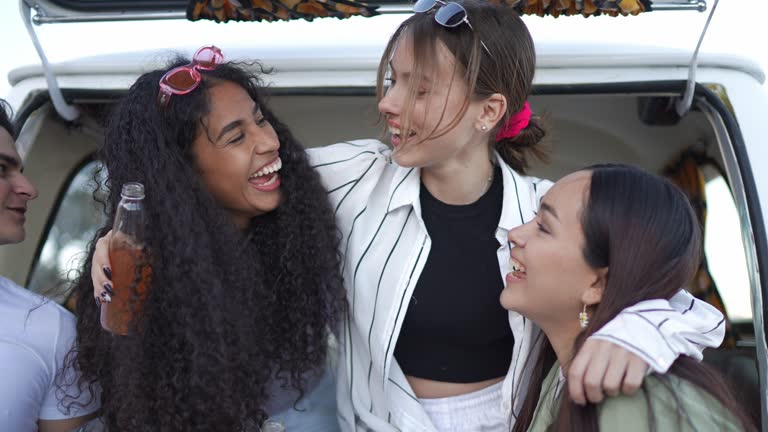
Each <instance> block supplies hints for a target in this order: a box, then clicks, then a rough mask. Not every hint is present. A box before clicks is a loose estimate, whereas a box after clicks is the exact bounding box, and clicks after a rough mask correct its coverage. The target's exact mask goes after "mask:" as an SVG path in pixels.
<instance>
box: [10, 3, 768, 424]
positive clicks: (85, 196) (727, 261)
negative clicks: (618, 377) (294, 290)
mask: <svg viewBox="0 0 768 432" xmlns="http://www.w3.org/2000/svg"><path fill="white" fill-rule="evenodd" d="M24 1H27V2H28V3H34V4H36V5H38V9H37V17H36V19H35V21H36V22H39V23H53V22H77V21H104V20H116V21H117V20H127V19H133V20H145V19H151V18H182V17H183V16H184V10H185V7H186V4H187V3H188V2H187V1H185V0H167V1H155V2H135V1H125V0H102V1H96V2H94V1H92V0H90V1H89V0H47V1H44V0H36V1H31V0H24ZM149 3H151V4H152V8H153V9H146V4H149ZM666 3H670V2H665V4H666ZM681 3H683V5H682V6H681V7H686V6H687V7H699V6H700V3H702V2H695V1H693V2H692V1H682V2H681ZM408 8H409V7H408V5H406V4H404V3H396V4H384V6H382V9H383V10H385V11H388V12H396V11H397V10H401V11H407V10H408ZM660 8H661V7H660ZM669 8H671V6H669ZM654 13H656V14H659V13H661V12H654ZM666 13H668V14H675V13H680V14H683V13H687V12H666ZM407 16H408V15H407V12H403V13H399V14H398V13H392V14H386V15H382V16H379V17H374V18H366V19H349V20H343V21H339V20H332V19H327V20H317V21H315V22H313V23H306V22H291V23H281V24H270V23H252V24H251V25H252V26H253V27H252V29H253V34H252V37H249V38H242V37H240V38H239V40H237V41H233V38H232V37H229V38H228V36H227V35H226V29H224V28H223V27H226V25H219V26H203V27H196V28H192V30H191V31H190V34H189V37H188V38H187V39H185V40H186V42H185V44H184V45H183V46H182V45H179V46H169V45H166V44H164V43H163V37H162V35H160V34H158V35H157V43H156V45H155V47H159V48H160V49H153V50H139V51H132V52H115V53H113V54H110V55H104V56H98V57H90V58H82V59H78V60H73V61H68V62H65V63H60V64H55V65H53V67H52V72H53V73H54V75H55V77H56V79H57V81H58V84H59V87H60V89H61V92H62V94H63V96H64V99H65V100H66V101H67V102H68V103H69V104H72V105H74V106H75V107H76V108H77V111H78V112H79V116H78V117H77V118H76V119H75V120H72V121H69V120H64V119H63V118H62V117H61V116H60V115H59V114H58V113H57V110H56V109H55V108H54V106H53V104H52V103H51V96H50V94H51V92H49V87H48V85H47V82H46V79H45V77H44V73H43V70H42V68H40V67H22V68H18V69H16V70H14V71H12V72H11V74H10V81H11V84H12V86H13V87H12V90H11V93H10V95H9V99H10V100H11V101H12V102H13V103H14V105H16V108H17V110H16V111H17V112H16V121H17V122H18V123H19V124H20V125H23V129H22V130H21V134H20V137H19V139H18V143H19V145H20V147H21V153H22V154H23V156H24V158H25V165H26V167H27V171H26V172H27V174H28V176H29V177H30V179H31V180H32V182H34V183H35V184H36V185H37V186H38V188H39V190H40V196H39V198H38V199H37V200H35V201H33V202H31V204H30V212H29V217H28V222H27V233H28V235H27V240H26V241H25V242H24V243H22V244H19V245H12V246H3V247H0V274H3V275H7V276H9V277H10V278H11V279H13V280H15V281H16V282H18V283H19V284H22V285H25V286H27V287H29V289H31V290H34V291H40V292H45V293H47V294H48V295H51V296H53V297H54V298H56V299H57V300H59V301H61V302H62V303H65V302H67V299H68V288H69V285H68V283H67V281H68V280H70V279H71V278H72V273H71V272H72V271H74V270H75V269H77V268H78V264H79V262H80V260H81V259H82V257H83V251H84V250H85V248H86V245H87V243H88V242H89V241H91V240H92V236H93V232H94V230H95V228H96V227H98V226H100V225H101V223H102V222H101V221H102V217H103V216H102V214H101V212H100V209H99V208H97V207H96V206H95V204H94V201H93V197H92V190H93V185H92V183H91V175H92V171H93V168H94V165H95V162H93V153H94V151H95V150H96V148H97V145H98V143H99V141H100V140H101V139H102V136H103V132H102V128H101V122H102V120H103V119H104V118H105V116H106V114H107V113H108V112H109V111H110V109H111V108H112V106H113V104H114V103H115V101H116V100H117V99H118V98H120V96H121V95H123V94H124V93H125V92H126V90H127V88H128V87H129V85H130V84H131V83H132V82H133V81H134V80H135V79H136V78H137V77H138V75H140V74H141V73H142V72H144V71H146V70H148V69H150V68H153V67H155V66H160V65H161V64H162V63H163V61H164V60H165V59H168V58H169V56H170V54H169V53H172V52H181V53H183V54H185V55H187V56H189V55H190V54H191V53H192V52H193V51H194V49H195V48H197V47H198V46H200V45H203V44H209V43H215V44H216V45H218V46H220V47H221V48H223V49H224V52H225V55H226V56H227V58H229V59H232V58H255V59H258V60H260V61H262V62H263V63H264V64H265V65H267V66H270V67H272V68H274V72H273V74H271V75H269V76H266V77H265V81H267V82H270V83H271V89H272V90H271V93H272V98H271V106H272V107H273V109H274V111H275V112H276V113H277V114H278V115H279V116H280V118H281V119H282V120H283V121H284V122H285V123H287V124H288V125H290V127H291V128H292V129H293V131H294V133H295V135H296V136H297V137H298V138H299V140H300V141H301V142H302V143H303V144H304V145H305V146H317V145H324V144H329V143H335V142H338V141H342V140H347V139H354V138H364V137H377V136H379V135H380V134H381V129H380V128H379V127H378V126H377V111H376V103H375V72H376V67H377V65H378V61H379V56H380V53H381V52H382V51H383V48H384V45H385V43H386V41H387V39H388V37H389V35H390V34H391V33H392V31H393V30H394V28H395V27H396V26H397V24H399V22H400V21H402V20H403V19H405V18H406V17H407ZM618 19H619V20H622V21H621V22H620V24H617V23H616V22H612V21H610V19H607V20H603V21H600V24H599V25H601V26H606V27H611V28H613V29H617V28H619V26H620V28H621V31H622V32H623V33H622V34H623V35H624V36H626V35H631V34H633V32H636V33H637V32H640V31H641V30H639V26H640V25H648V23H649V22H651V21H649V20H648V19H643V20H640V19H639V18H638V19H635V18H632V17H629V18H618ZM579 20H580V21H579ZM589 20H592V21H589ZM589 20H584V19H582V18H562V17H561V18H559V19H558V20H552V19H539V18H537V17H533V18H531V19H527V20H526V22H527V23H528V24H529V26H530V28H531V32H532V34H533V37H534V40H535V41H536V42H537V45H536V50H537V54H538V68H537V72H536V79H535V91H534V95H533V96H532V98H531V100H530V101H531V105H532V107H533V110H534V111H535V112H538V113H543V114H545V118H546V119H547V120H548V123H549V127H550V131H551V137H552V139H551V145H552V150H553V157H552V162H551V164H549V165H547V166H536V167H534V169H533V170H532V174H533V175H536V176H539V177H545V178H550V179H557V178H558V177H560V176H562V175H563V174H565V173H568V172H571V171H574V170H577V169H578V168H580V167H583V166H586V165H590V164H593V163H597V162H607V161H610V162H622V163H629V164H634V165H638V166H641V167H643V168H646V169H648V170H651V171H654V172H657V173H662V174H668V175H671V176H675V177H676V178H678V179H680V178H685V177H686V176H688V178H689V179H690V176H697V175H699V174H700V175H701V176H702V178H703V180H704V185H703V188H700V187H698V186H699V184H698V183H697V182H695V181H694V182H688V183H687V185H688V186H687V187H686V190H687V192H689V193H691V194H692V197H693V198H694V200H695V201H694V202H695V204H697V206H698V207H699V210H700V213H701V214H702V216H703V217H704V216H706V219H707V220H706V223H705V236H706V239H707V241H706V257H705V258H706V260H705V270H703V271H702V273H701V274H700V277H699V278H698V280H697V281H695V282H694V283H692V284H691V287H690V290H691V291H692V292H694V293H695V294H696V295H698V296H700V297H702V298H704V299H706V300H707V301H710V302H712V303H714V304H716V305H718V306H721V307H723V308H724V310H725V311H726V313H727V317H728V320H729V322H730V334H729V338H728V339H727V340H726V343H724V344H723V346H722V347H721V348H719V349H717V350H710V351H708V352H707V353H706V356H705V357H706V361H708V362H711V363H712V364H714V365H716V366H717V367H719V368H720V369H721V370H722V371H723V372H724V373H725V374H726V375H727V376H728V377H729V378H731V380H732V381H733V384H734V386H735V388H736V389H737V395H738V396H739V397H740V398H741V402H742V403H743V404H744V405H745V407H746V408H747V410H748V412H750V413H752V414H754V415H755V417H756V418H758V419H762V421H761V425H762V428H763V430H768V385H767V383H768V379H767V378H766V377H768V357H767V356H766V336H765V334H766V329H767V327H766V322H765V321H764V317H765V312H766V310H767V309H766V304H765V303H764V299H765V298H766V295H767V294H768V271H766V269H768V231H767V230H766V228H767V226H766V221H768V92H767V91H766V87H764V86H763V84H764V81H765V72H764V71H763V70H761V68H760V67H759V66H758V64H757V63H755V62H752V61H750V60H748V59H744V58H740V57H737V56H733V55H727V54H721V55H715V54H708V53H702V54H701V55H700V56H699V59H698V71H697V74H696V85H695V87H694V90H695V92H694V94H693V101H692V105H691V108H690V110H689V111H688V112H687V113H685V114H684V115H683V116H682V117H681V116H679V115H678V114H677V111H676V102H677V101H678V99H680V97H681V96H682V95H683V94H684V92H685V89H686V81H687V78H688V73H689V65H690V62H691V53H692V51H693V46H691V45H690V44H684V45H680V44H677V45H679V46H676V43H675V41H674V40H669V41H667V43H666V44H665V45H664V46H660V45H658V44H657V43H655V42H653V41H652V40H651V41H649V42H648V41H647V42H643V41H644V40H645V39H633V40H634V42H633V43H632V44H627V43H625V42H624V40H625V39H624V38H618V37H608V36H607V35H606V34H596V33H595V32H592V33H591V34H592V36H584V35H581V34H580V32H578V31H574V29H576V30H578V28H579V26H582V25H584V26H587V25H594V24H592V23H593V22H595V18H590V19H589ZM142 22H143V23H147V21H142ZM142 25H145V26H146V27H145V28H146V29H148V30H147V31H154V30H156V29H157V27H153V26H152V25H151V24H140V23H139V24H137V28H139V29H141V28H143V27H141V26H142ZM190 25H191V26H194V25H195V24H190ZM681 25H682V24H681ZM201 28H202V29H204V31H200V30H199V29H201ZM564 28H567V31H563V29H564ZM690 30H691V31H692V32H696V34H698V32H699V31H700V30H701V29H700V28H698V27H697V28H692V29H690ZM141 31H144V30H141ZM662 31H663V30H662ZM242 34H243V32H242V31H241V32H240V33H238V35H241V36H242ZM297 34H298V35H300V37H295V36H296V35H297ZM608 34H610V32H608ZM291 35H293V37H289V36H291ZM84 43H85V42H84ZM761 167H762V168H761ZM628 246H629V245H628ZM706 269H708V271H707V270H706Z"/></svg>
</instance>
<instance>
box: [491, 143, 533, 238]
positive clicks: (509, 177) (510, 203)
mask: <svg viewBox="0 0 768 432" xmlns="http://www.w3.org/2000/svg"><path fill="white" fill-rule="evenodd" d="M494 155H495V156H496V163H497V164H498V165H499V166H501V176H502V179H503V181H504V198H503V199H504V201H503V204H502V209H501V218H500V219H499V228H503V229H505V230H507V231H509V230H511V229H512V228H515V227H518V226H520V225H522V224H524V223H526V222H528V221H529V220H531V219H533V217H534V216H535V215H536V209H537V208H538V206H539V203H537V202H536V193H535V191H534V189H533V186H532V184H531V182H530V180H529V179H528V178H527V177H524V176H522V175H520V174H518V173H517V172H515V171H514V170H513V169H512V168H510V166H509V165H507V163H506V162H504V159H502V157H501V155H500V154H499V153H498V152H495V151H494Z"/></svg>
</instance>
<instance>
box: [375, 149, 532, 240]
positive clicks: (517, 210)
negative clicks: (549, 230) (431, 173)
mask: <svg viewBox="0 0 768 432" xmlns="http://www.w3.org/2000/svg"><path fill="white" fill-rule="evenodd" d="M494 157H495V158H496V163H497V164H498V165H500V166H501V176H502V181H503V185H504V198H503V200H504V201H503V203H502V210H501V218H500V219H499V227H500V228H503V229H505V230H507V231H508V230H510V229H512V228H515V227H517V226H520V225H522V224H524V223H525V222H527V221H529V220H531V219H533V217H534V215H535V211H536V208H538V203H537V202H536V194H535V193H534V190H533V187H532V186H531V183H530V181H529V180H527V179H526V178H525V177H523V176H521V175H520V174H518V173H517V172H515V171H514V170H513V169H512V168H510V167H509V165H507V164H506V162H504V159H502V157H501V155H500V154H499V153H498V152H496V151H494ZM390 163H392V164H394V162H390ZM394 165H395V166H396V167H397V168H396V169H395V173H394V175H393V176H392V181H391V183H390V185H389V193H388V196H389V203H388V205H387V213H389V212H391V211H393V210H396V209H398V208H400V207H403V206H407V205H411V206H413V207H414V208H417V209H419V208H420V207H421V206H420V202H419V193H420V190H421V189H420V188H421V169H420V168H407V167H402V166H399V165H396V164H394Z"/></svg>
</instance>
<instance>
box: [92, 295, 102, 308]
mask: <svg viewBox="0 0 768 432" xmlns="http://www.w3.org/2000/svg"><path fill="white" fill-rule="evenodd" d="M93 299H94V300H96V307H101V299H99V298H98V297H94V298H93Z"/></svg>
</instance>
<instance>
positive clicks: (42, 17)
mask: <svg viewBox="0 0 768 432" xmlns="http://www.w3.org/2000/svg"><path fill="white" fill-rule="evenodd" d="M652 7H653V10H654V11H681V10H695V11H699V12H704V11H705V10H707V2H706V1H704V0H680V1H676V2H657V3H653V6H652ZM377 10H378V12H380V13H382V14H395V13H411V12H413V9H412V5H411V4H410V3H408V4H385V5H381V6H379V8H378V9H377ZM35 11H36V14H35V15H34V16H33V17H32V22H34V23H35V24H37V25H41V24H59V23H73V22H102V21H153V20H170V19H186V18H187V13H186V12H185V11H173V10H170V11H166V12H104V13H87V12H86V13H83V14H82V15H71V16H68V15H61V16H54V15H49V14H48V13H46V11H45V10H44V9H43V8H42V7H40V6H38V7H36V8H35Z"/></svg>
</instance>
